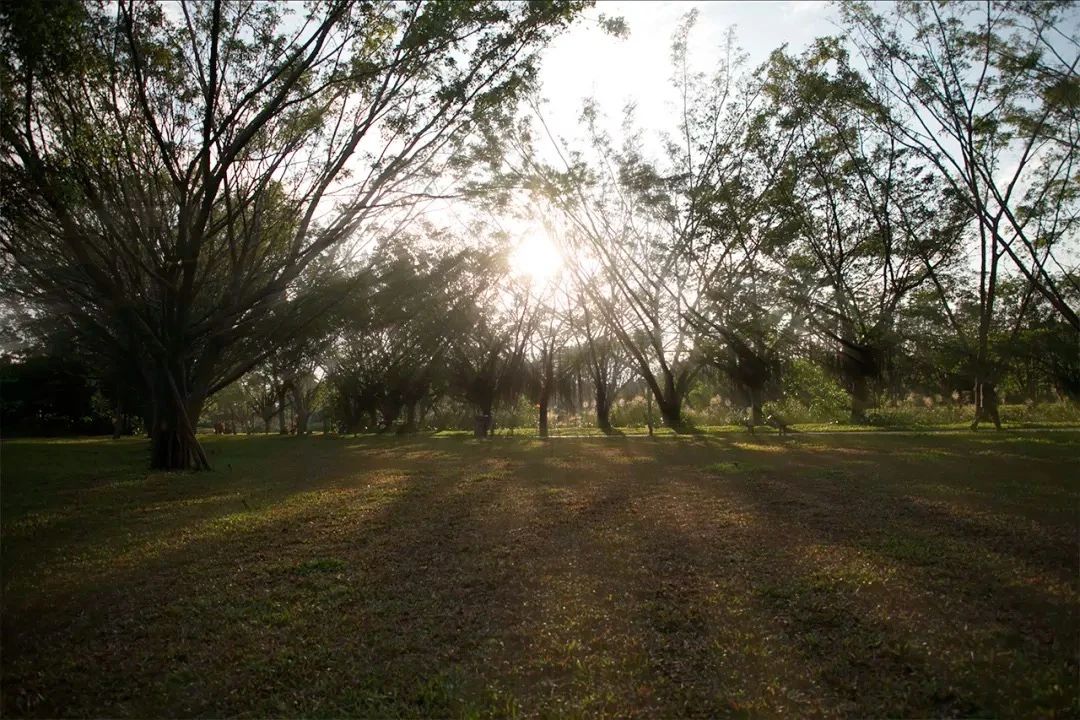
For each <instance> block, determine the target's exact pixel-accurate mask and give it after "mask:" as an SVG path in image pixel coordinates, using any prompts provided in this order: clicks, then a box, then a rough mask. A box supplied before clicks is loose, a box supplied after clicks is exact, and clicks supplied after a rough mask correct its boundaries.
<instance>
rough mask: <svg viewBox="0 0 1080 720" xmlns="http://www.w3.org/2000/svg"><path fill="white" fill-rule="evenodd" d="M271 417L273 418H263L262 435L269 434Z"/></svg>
mask: <svg viewBox="0 0 1080 720" xmlns="http://www.w3.org/2000/svg"><path fill="white" fill-rule="evenodd" d="M272 419H273V418H268V417H264V418H263V435H269V434H270V421H271V420H272Z"/></svg>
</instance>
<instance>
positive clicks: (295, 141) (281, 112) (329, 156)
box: [0, 0, 582, 469]
mask: <svg viewBox="0 0 1080 720" xmlns="http://www.w3.org/2000/svg"><path fill="white" fill-rule="evenodd" d="M581 7H582V5H581V4H580V3H578V2H572V1H568V2H554V3H543V4H540V3H528V4H505V3H498V2H476V3H458V2H450V1H445V2H438V1H437V2H427V3H419V2H409V3H395V4H389V3H352V2H344V1H342V0H336V1H333V2H326V3H320V4H312V5H306V6H304V7H303V9H299V6H292V5H281V4H274V3H256V2H235V3H225V2H222V1H221V0H215V1H214V2H209V3H189V2H183V3H181V4H180V5H179V6H178V7H177V8H176V12H171V11H169V10H167V9H166V8H165V7H163V6H159V5H156V4H148V3H147V4H144V3H135V2H133V0H126V1H125V0H122V1H121V2H119V3H117V4H116V5H115V8H109V6H95V5H85V6H84V5H82V4H80V3H76V2H70V1H69V2H66V3H58V4H55V5H54V4H50V3H45V2H30V3H19V4H15V5H12V6H10V7H9V6H5V10H4V11H3V16H2V20H3V49H4V59H3V65H2V87H3V103H4V112H3V113H2V119H0V138H2V141H3V147H4V153H3V157H2V159H0V178H2V181H3V183H4V185H5V188H7V190H6V192H5V195H6V197H7V200H8V204H7V207H6V211H5V213H4V215H3V219H2V221H0V222H2V226H0V230H2V240H0V242H2V247H3V249H4V251H5V253H7V254H8V255H9V256H10V257H11V258H13V259H14V261H15V263H16V265H17V270H18V273H19V274H21V275H23V276H25V277H26V278H28V279H29V282H23V283H21V287H23V288H28V287H32V288H34V290H33V292H32V299H33V300H34V301H35V302H37V303H38V304H39V305H40V306H42V307H47V308H49V309H51V310H52V311H53V312H62V313H67V314H70V315H71V316H72V317H73V318H75V319H76V320H77V322H78V326H79V328H80V330H81V331H82V332H84V333H86V334H92V335H94V336H96V337H97V338H98V340H99V341H100V342H101V343H102V344H106V345H109V346H110V347H112V348H114V349H115V351H116V354H117V355H122V356H124V355H126V356H129V357H133V358H137V360H138V364H139V367H140V372H141V375H142V379H143V381H144V384H145V387H146V392H147V395H148V397H149V398H150V400H151V406H152V408H153V413H152V414H153V417H152V424H151V435H152V454H151V455H152V457H151V464H152V466H153V467H155V468H162V469H177V468H186V467H189V466H190V465H191V464H192V462H194V463H195V465H196V466H198V467H207V465H208V464H207V461H206V458H205V456H204V455H203V454H202V452H201V449H200V448H199V446H198V443H197V441H196V440H195V435H194V425H195V422H196V420H197V418H198V416H199V413H200V411H201V410H202V407H203V404H204V403H205V401H206V399H207V398H208V397H209V396H211V395H212V394H213V393H215V392H217V391H218V390H220V389H222V388H224V387H226V386H228V385H229V384H230V383H232V382H234V381H235V380H236V379H237V378H239V377H241V376H242V375H243V374H244V373H246V372H247V371H248V370H250V369H251V368H252V367H254V366H256V365H257V364H258V363H259V362H260V361H262V360H263V358H265V357H266V356H267V355H268V354H269V353H271V352H273V350H274V349H275V348H276V347H277V346H278V345H279V344H281V343H282V342H285V341H287V340H288V339H289V338H290V337H291V336H292V335H293V334H294V333H295V332H296V331H297V328H301V327H303V326H304V325H305V324H306V323H307V322H309V321H310V319H311V318H312V317H315V316H317V315H318V314H319V313H321V312H323V311H324V310H325V308H324V307H321V306H317V305H315V304H313V303H308V302H305V300H304V298H303V297H299V296H297V295H295V294H294V289H295V287H296V283H297V281H298V279H299V278H300V277H301V276H302V275H303V274H304V273H305V271H306V270H307V269H308V267H309V266H310V265H311V263H312V262H313V261H314V260H315V259H316V258H318V257H320V256H321V255H322V254H323V253H324V252H325V251H326V250H328V249H330V248H332V247H334V246H335V245H337V244H340V243H342V242H343V241H345V240H346V239H348V238H351V237H353V236H355V235H356V233H357V232H359V231H361V230H362V229H365V228H372V227H373V226H374V225H376V224H377V223H388V222H391V220H390V218H388V213H393V212H395V211H396V210H397V209H399V208H400V206H401V204H402V203H403V202H407V201H408V198H409V197H410V195H411V194H414V193H416V192H422V191H424V190H425V189H426V188H427V187H429V184H430V179H425V171H426V170H428V169H431V168H434V167H436V166H437V165H438V164H440V163H443V162H445V161H446V159H447V158H448V157H450V156H452V154H453V152H454V149H455V147H458V146H460V145H461V144H462V143H463V142H465V140H466V138H467V133H468V131H469V130H470V127H471V123H472V122H473V121H474V120H475V119H476V118H477V117H482V116H485V115H493V114H494V115H497V114H499V113H501V112H502V108H503V107H504V106H505V105H506V104H507V103H510V102H512V101H513V100H514V98H515V97H517V96H518V94H519V93H520V92H521V91H522V90H524V89H526V88H527V87H528V86H529V84H530V82H531V80H532V79H533V77H534V73H535V53H536V51H537V49H538V48H540V47H541V46H542V45H543V44H544V43H546V41H547V40H548V39H549V38H550V37H551V36H552V35H553V34H554V33H555V32H557V31H558V30H560V29H561V28H563V27H565V26H566V24H567V23H568V22H569V21H570V20H571V19H572V18H573V17H574V15H575V14H576V13H577V12H578V10H579V9H580V8H581ZM112 9H115V14H112V12H111V10H112ZM58 29H62V30H58Z"/></svg>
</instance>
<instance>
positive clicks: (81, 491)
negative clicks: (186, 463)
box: [2, 431, 1080, 717]
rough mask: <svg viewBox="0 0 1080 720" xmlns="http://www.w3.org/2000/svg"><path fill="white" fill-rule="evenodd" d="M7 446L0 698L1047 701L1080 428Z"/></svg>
mask: <svg viewBox="0 0 1080 720" xmlns="http://www.w3.org/2000/svg"><path fill="white" fill-rule="evenodd" d="M205 447H206V450H207V453H208V455H209V456H210V458H211V461H212V463H213V466H214V467H215V470H214V471H213V472H204V473H195V474H181V475H177V474H165V473H149V474H148V473H147V472H146V471H145V469H144V466H145V462H146V452H147V451H146V445H145V442H144V441H139V440H135V439H131V440H121V441H118V442H111V441H108V440H98V439H85V440H11V441H6V442H4V444H3V463H4V477H3V485H4V502H3V508H2V532H3V553H2V569H3V605H4V607H3V648H4V652H3V708H2V709H3V713H4V715H5V716H26V715H30V716H61V715H63V716H69V715H94V716H110V717H122V716H142V717H145V716H189V715H203V716H226V715H229V716H231V715H257V716H268V715H275V716H281V715H290V716H292V715H324V716H378V717H417V716H499V717H504V716H511V715H522V716H567V715H582V716H602V715H617V716H622V717H625V716H651V717H673V716H686V715H700V716H731V715H735V716H742V715H755V716H757V715H762V714H764V715H777V714H783V715H787V716H791V717H796V716H874V717H882V716H904V717H912V716H920V717H922V716H939V715H969V714H970V715H980V716H996V717H1020V716H1031V717H1051V716H1067V715H1074V714H1075V713H1077V711H1078V710H1080V706H1078V705H1077V702H1078V701H1077V697H1078V691H1080V688H1078V680H1077V678H1078V667H1077V647H1078V641H1080V625H1078V611H1077V608H1078V607H1080V604H1078V599H1080V598H1078V595H1080V593H1078V580H1077V578H1078V576H1080V568H1078V557H1077V533H1078V515H1077V500H1078V490H1080V483H1078V481H1077V478H1080V472H1077V471H1078V469H1080V462H1078V458H1080V453H1078V452H1077V450H1078V448H1080V431H1071V432H1070V431H1059V432H1046V433H1041V432H1029V433H1024V434H1012V433H997V434H950V435H929V434H928V435H912V434H908V435H886V434H849V435H843V434H836V435H827V436H826V435H820V436H817V435H811V434H802V435H794V436H790V437H787V438H783V439H781V438H778V437H776V436H761V435H759V436H756V437H752V436H749V435H747V434H732V435H727V436H697V437H657V438H642V437H633V438H597V439H587V438H582V439H568V438H563V439H558V440H552V441H547V442H544V441H540V440H536V439H530V438H496V439H494V440H490V441H476V440H472V439H465V438H459V437H443V438H434V437H424V436H418V437H409V438H386V437H383V438H370V437H367V438H360V439H345V438H332V437H273V436H272V437H213V438H207V439H206V440H205Z"/></svg>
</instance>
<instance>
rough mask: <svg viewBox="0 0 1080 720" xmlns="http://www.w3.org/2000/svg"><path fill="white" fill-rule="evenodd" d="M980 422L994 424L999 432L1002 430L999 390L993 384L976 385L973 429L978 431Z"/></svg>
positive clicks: (977, 383) (981, 383)
mask: <svg viewBox="0 0 1080 720" xmlns="http://www.w3.org/2000/svg"><path fill="white" fill-rule="evenodd" d="M980 422H992V423H994V427H995V428H996V429H997V430H1000V429H1001V417H1000V416H999V415H998V396H997V389H996V388H995V387H994V383H991V382H978V381H976V383H975V421H974V422H973V423H971V429H972V430H978V429H979V423H980Z"/></svg>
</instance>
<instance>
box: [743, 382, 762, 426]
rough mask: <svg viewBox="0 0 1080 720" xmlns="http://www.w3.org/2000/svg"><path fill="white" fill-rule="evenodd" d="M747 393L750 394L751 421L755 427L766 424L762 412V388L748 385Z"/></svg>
mask: <svg viewBox="0 0 1080 720" xmlns="http://www.w3.org/2000/svg"><path fill="white" fill-rule="evenodd" d="M746 393H747V394H748V395H749V396H750V422H751V423H752V424H753V425H754V427H757V426H758V425H764V424H765V419H764V417H763V416H762V412H761V388H755V387H747V388H746Z"/></svg>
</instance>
